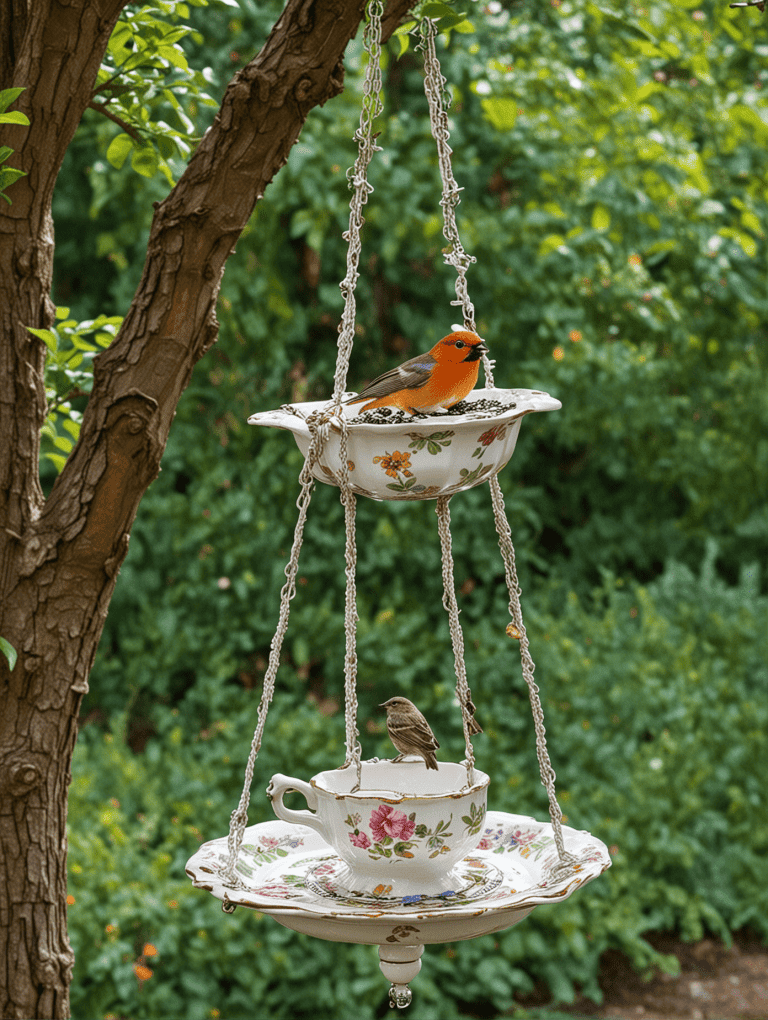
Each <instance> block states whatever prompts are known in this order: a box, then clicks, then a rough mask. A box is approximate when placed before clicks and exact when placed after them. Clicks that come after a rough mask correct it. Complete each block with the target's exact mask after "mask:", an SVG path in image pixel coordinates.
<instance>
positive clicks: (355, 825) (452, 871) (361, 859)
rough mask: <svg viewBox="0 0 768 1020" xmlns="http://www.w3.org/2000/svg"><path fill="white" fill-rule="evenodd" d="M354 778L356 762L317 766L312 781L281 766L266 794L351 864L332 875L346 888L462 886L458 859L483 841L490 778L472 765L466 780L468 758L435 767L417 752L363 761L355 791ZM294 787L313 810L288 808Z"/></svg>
mask: <svg viewBox="0 0 768 1020" xmlns="http://www.w3.org/2000/svg"><path fill="white" fill-rule="evenodd" d="M356 779H357V774H356V770H355V769H354V768H353V767H352V766H347V767H344V768H341V769H332V770H329V771H327V772H319V773H318V774H317V775H316V776H313V778H312V779H311V780H310V782H309V783H305V782H304V781H303V780H302V779H294V778H293V777H291V776H284V775H281V774H280V773H278V774H277V775H274V776H273V777H272V780H271V782H270V784H269V787H268V788H267V796H268V797H269V798H270V799H271V801H272V810H273V811H274V812H275V814H276V815H277V817H278V818H281V819H283V820H284V821H286V822H296V823H298V824H300V825H309V826H310V827H311V828H313V829H316V830H317V831H318V832H319V833H320V835H321V836H322V837H323V839H324V840H325V841H326V843H328V844H329V846H331V847H332V848H333V849H334V850H335V851H336V853H337V854H338V856H339V857H340V858H341V859H342V861H344V862H345V864H346V868H341V870H340V871H339V872H338V873H337V875H336V879H335V880H336V882H337V884H338V885H340V886H342V887H344V888H345V889H348V890H350V891H352V892H360V893H369V892H371V891H372V890H374V889H376V888H378V887H379V886H382V885H383V886H384V887H390V888H391V894H392V895H394V896H410V895H416V896H418V895H429V896H435V895H445V894H446V893H449V892H452V891H458V886H460V885H461V884H462V882H463V881H464V880H463V879H462V878H461V875H460V874H459V873H458V872H457V871H456V866H457V865H458V864H459V862H460V861H462V860H463V859H464V857H466V856H467V854H469V853H471V852H472V850H474V849H475V847H476V846H477V844H478V843H479V842H480V838H481V832H482V827H483V822H484V820H485V811H486V795H487V790H488V784H489V783H490V778H489V777H488V776H487V775H486V774H485V773H484V772H480V771H479V770H478V769H475V771H474V782H473V784H472V786H471V787H467V786H466V783H467V770H466V767H465V766H464V765H458V764H456V763H455V762H440V763H439V767H438V769H437V771H434V770H432V769H429V770H428V769H426V768H425V766H424V762H423V761H422V760H421V759H419V760H418V761H402V762H388V761H380V762H375V761H368V762H363V764H362V775H361V783H360V787H361V788H360V789H359V790H356V791H355V792H352V791H353V787H354V785H355V782H356ZM289 790H296V791H297V792H298V793H301V794H302V795H303V796H304V797H306V799H307V804H308V806H309V807H310V808H311V809H312V810H311V811H293V810H291V809H290V808H287V807H286V806H285V805H284V804H283V795H284V794H285V793H287V792H288V791H289ZM464 884H466V882H464ZM387 891H388V893H389V892H390V890H387Z"/></svg>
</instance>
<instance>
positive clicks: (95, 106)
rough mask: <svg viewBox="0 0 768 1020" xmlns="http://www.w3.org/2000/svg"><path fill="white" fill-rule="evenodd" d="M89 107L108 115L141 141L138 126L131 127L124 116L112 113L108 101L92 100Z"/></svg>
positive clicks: (105, 115)
mask: <svg viewBox="0 0 768 1020" xmlns="http://www.w3.org/2000/svg"><path fill="white" fill-rule="evenodd" d="M88 109H89V110H95V111H96V112H97V113H100V114H102V115H103V116H104V117H108V118H109V119H110V120H111V121H113V123H115V124H117V125H118V126H119V127H121V128H122V129H123V131H125V133H126V134H128V135H130V136H131V138H132V139H133V140H134V141H135V142H139V143H141V141H142V138H141V135H140V134H139V132H138V131H137V130H136V128H134V127H131V125H130V124H128V123H127V122H126V121H124V120H123V119H122V117H118V116H117V114H115V113H112V111H111V110H110V109H109V108H108V107H107V105H106V103H94V102H93V100H91V102H90V103H89V104H88Z"/></svg>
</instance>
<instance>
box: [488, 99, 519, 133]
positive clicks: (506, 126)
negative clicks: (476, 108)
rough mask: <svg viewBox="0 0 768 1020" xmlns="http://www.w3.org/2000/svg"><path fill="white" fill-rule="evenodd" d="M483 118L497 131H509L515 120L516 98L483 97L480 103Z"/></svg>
mask: <svg viewBox="0 0 768 1020" xmlns="http://www.w3.org/2000/svg"><path fill="white" fill-rule="evenodd" d="M481 105H482V107H483V113H484V114H485V119H486V120H487V121H489V122H490V123H491V124H492V125H493V127H495V128H496V130H497V131H511V130H512V128H513V127H514V126H515V121H516V120H517V100H515V99H507V98H504V97H498V98H495V97H494V98H490V99H483V101H482V103H481Z"/></svg>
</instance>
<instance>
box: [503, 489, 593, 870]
mask: <svg viewBox="0 0 768 1020" xmlns="http://www.w3.org/2000/svg"><path fill="white" fill-rule="evenodd" d="M490 485H491V502H492V503H493V516H494V519H495V521H496V533H497V534H498V536H499V549H500V550H501V556H502V559H503V560H504V572H505V575H506V581H507V589H508V591H509V614H510V616H511V617H512V623H513V624H514V626H515V627H516V628H517V634H518V635H519V641H520V662H521V666H522V670H523V677H524V679H525V682H526V684H527V685H528V696H529V699H530V702H531V712H532V714H533V725H534V729H535V730H536V756H537V758H538V759H539V772H540V773H541V782H542V785H543V786H544V787H545V788H546V791H547V796H548V798H549V818H550V821H551V822H552V833H553V835H554V837H555V846H556V847H557V853H558V856H559V857H560V863H561V866H564V865H567V866H568V867H570V866H571V865H573V864H574V863H575V861H576V858H575V857H574V856H573V855H572V854H570V853H567V852H566V849H565V844H564V842H563V829H562V820H563V813H562V811H561V810H560V805H559V804H558V802H557V794H556V793H555V778H556V777H555V770H554V769H553V768H552V762H551V761H550V760H549V753H548V751H547V739H546V732H547V731H546V730H545V729H544V710H543V709H542V707H541V698H540V697H539V688H538V686H537V684H536V681H535V680H534V679H533V671H534V669H535V668H536V667H535V666H534V664H533V659H532V657H531V653H530V650H529V647H528V635H527V634H526V632H525V626H524V624H523V612H522V609H521V607H520V591H521V589H520V584H519V583H518V580H517V567H516V565H515V547H514V545H513V544H512V531H511V529H510V527H509V521H508V520H507V515H506V513H505V509H504V495H503V493H502V491H501V486H500V485H499V479H498V476H497V475H494V476H493V478H492V479H491V482H490Z"/></svg>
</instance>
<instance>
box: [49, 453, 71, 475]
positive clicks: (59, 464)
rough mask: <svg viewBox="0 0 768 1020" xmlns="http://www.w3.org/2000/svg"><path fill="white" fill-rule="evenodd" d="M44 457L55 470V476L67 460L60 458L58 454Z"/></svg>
mask: <svg viewBox="0 0 768 1020" xmlns="http://www.w3.org/2000/svg"><path fill="white" fill-rule="evenodd" d="M45 457H46V459H47V460H49V461H50V462H51V463H52V464H53V466H54V467H55V468H56V474H58V475H60V474H61V472H62V471H63V470H64V465H65V464H66V463H67V458H66V457H62V455H61V454H60V453H46V454H45Z"/></svg>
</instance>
